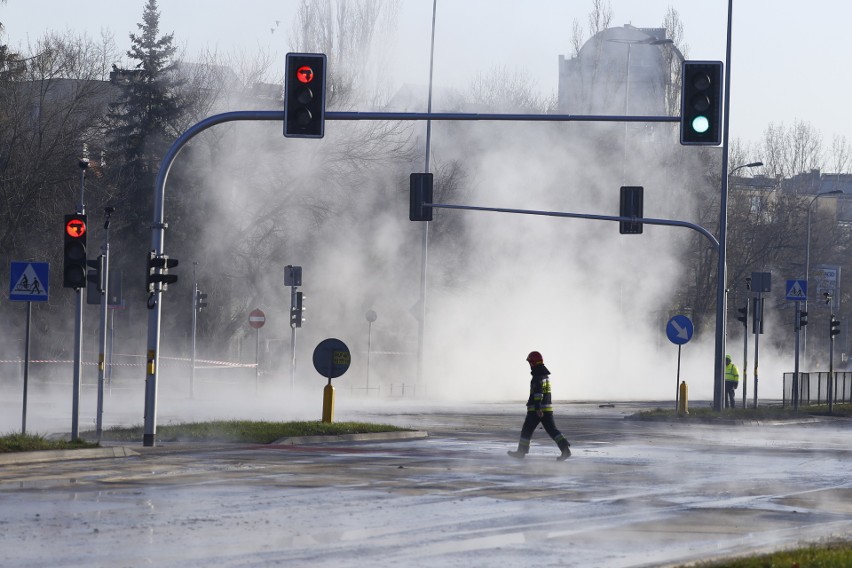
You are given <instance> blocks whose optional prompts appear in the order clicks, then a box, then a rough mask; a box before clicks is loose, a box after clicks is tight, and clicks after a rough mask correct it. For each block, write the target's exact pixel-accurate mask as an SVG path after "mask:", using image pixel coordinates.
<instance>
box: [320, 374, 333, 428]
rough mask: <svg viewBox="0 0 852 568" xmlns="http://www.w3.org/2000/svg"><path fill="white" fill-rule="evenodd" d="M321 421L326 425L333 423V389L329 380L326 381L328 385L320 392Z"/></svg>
mask: <svg viewBox="0 0 852 568" xmlns="http://www.w3.org/2000/svg"><path fill="white" fill-rule="evenodd" d="M322 421H323V422H326V423H328V424H331V423H332V422H334V387H333V386H331V379H328V384H327V385H325V388H324V389H323V390H322Z"/></svg>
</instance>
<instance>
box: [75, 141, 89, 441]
mask: <svg viewBox="0 0 852 568" xmlns="http://www.w3.org/2000/svg"><path fill="white" fill-rule="evenodd" d="M77 165H78V166H79V167H80V203H79V204H78V205H77V214H78V215H85V214H86V200H85V192H86V170H87V169H88V167H89V160H87V159H85V158H83V159H81V160H80V161H78V162H77ZM83 223H84V227H83V231H84V232H85V231H86V230H87V227H85V220H84V221H83ZM85 250H86V247H85V245H84V246H83V259H82V262H83V266H84V267H85V266H86V252H85ZM85 274H86V271H85V270H84V271H83V285H82V286H79V287H77V289H76V293H77V306H76V311H75V315H74V381H73V389H74V391H73V394H72V396H71V441H72V442H75V441H76V440H77V437H78V436H79V434H80V431H79V422H80V388H81V381H80V376H81V374H82V370H83V369H82V366H83V363H82V361H83V291H84V290H85V289H86V286H85V282H86V279H85Z"/></svg>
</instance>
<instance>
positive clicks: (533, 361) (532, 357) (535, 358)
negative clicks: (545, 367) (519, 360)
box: [527, 351, 544, 365]
mask: <svg viewBox="0 0 852 568" xmlns="http://www.w3.org/2000/svg"><path fill="white" fill-rule="evenodd" d="M527 363H529V364H530V365H537V364H539V363H544V359H542V357H541V353H539V352H538V351H531V352H530V354H529V355H527Z"/></svg>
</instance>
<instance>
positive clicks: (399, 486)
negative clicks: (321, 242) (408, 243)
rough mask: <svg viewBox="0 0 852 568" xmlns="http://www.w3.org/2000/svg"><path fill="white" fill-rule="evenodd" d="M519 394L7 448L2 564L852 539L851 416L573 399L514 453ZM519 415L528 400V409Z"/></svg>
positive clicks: (316, 558) (377, 561)
mask: <svg viewBox="0 0 852 568" xmlns="http://www.w3.org/2000/svg"><path fill="white" fill-rule="evenodd" d="M518 406H519V405H518V404H492V405H474V406H473V407H471V406H466V407H460V406H453V407H434V406H433V407H430V408H427V407H425V406H424V407H419V406H417V405H407V406H406V407H405V408H399V407H396V406H389V408H388V409H383V407H381V406H376V407H375V408H373V409H367V410H359V411H357V412H356V411H353V412H352V413H351V415H349V416H345V417H342V418H339V419H346V420H350V419H357V420H370V421H378V422H384V423H392V424H397V425H401V426H408V427H412V428H416V429H418V430H422V431H426V432H428V434H429V435H428V437H422V438H415V439H409V440H400V441H386V440H373V441H366V442H349V441H332V442H326V443H309V444H306V443H302V444H296V445H289V444H285V443H280V444H272V445H268V446H250V445H206V446H202V445H196V446H187V445H180V444H176V445H170V444H163V445H158V446H157V447H154V448H143V447H141V444H136V445H133V444H131V445H128V446H125V447H126V448H127V452H126V453H128V454H129V455H127V456H126V457H101V458H96V459H73V460H53V461H46V462H32V461H23V462H20V463H14V462H11V463H10V462H8V461H7V462H6V463H0V503H2V507H0V546H2V548H0V549H1V550H2V551H3V553H2V554H3V558H2V562H0V565H2V566H9V567H12V566H14V567H17V566H47V565H49V566H80V567H83V566H86V567H92V566H104V567H106V566H109V567H121V566H134V567H135V566H185V567H194V566H199V567H200V566H205V567H226V566H258V567H260V566H311V567H321V566H328V567H332V566H333V567H338V566H343V567H346V566H441V567H465V568H469V567H473V566H489V567H493V566H509V565H519V566H525V565H533V564H534V565H536V566H584V567H588V566H601V567H603V566H611V567H628V566H667V565H673V564H677V563H686V562H689V561H694V560H698V559H709V558H715V557H722V556H730V555H735V554H744V553H748V552H751V551H760V550H766V549H773V548H779V547H783V546H790V545H793V544H795V543H797V542H803V541H812V540H816V539H819V538H822V537H831V536H846V537H850V536H852V477H850V475H849V471H850V465H852V422H850V421H848V420H834V421H829V422H807V423H801V424H784V425H774V424H764V425H754V424H751V425H739V424H725V425H714V426H706V425H697V424H669V423H646V422H636V421H632V420H625V416H626V415H628V414H630V413H631V412H632V411H634V410H635V409H636V406H635V405H630V404H616V406H615V407H614V408H599V407H598V405H596V404H563V405H557V425H558V426H559V427H560V428H561V429H562V430H563V432H564V433H565V434H566V436H567V437H568V438H569V439H570V440H571V443H572V451H573V456H572V457H571V458H570V459H569V460H568V461H567V462H564V463H559V462H556V461H555V457H556V455H557V454H558V452H557V450H556V446H555V444H553V443H552V442H551V441H550V440H549V438H547V436H546V434H545V433H544V432H543V431H542V430H538V431H537V432H536V435H535V438H534V441H533V447H532V452H531V454H530V456H529V457H528V458H527V459H526V460H523V461H516V460H513V459H511V458H509V457H508V456H506V450H508V449H513V448H514V447H515V444H516V442H517V434H518V431H519V429H520V425H521V422H522V420H523V415H522V412H521V413H519V412H518V410H519V409H518ZM521 410H522V407H521Z"/></svg>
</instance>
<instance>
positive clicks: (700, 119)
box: [692, 115, 710, 134]
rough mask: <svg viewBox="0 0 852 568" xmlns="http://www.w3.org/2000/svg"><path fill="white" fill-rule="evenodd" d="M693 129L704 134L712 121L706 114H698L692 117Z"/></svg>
mask: <svg viewBox="0 0 852 568" xmlns="http://www.w3.org/2000/svg"><path fill="white" fill-rule="evenodd" d="M692 130H694V131H695V132H697V133H698V134H704V133H705V132H707V131H708V130H710V121H709V120H708V119H707V117H706V116H704V115H698V116H696V117H695V118H693V119H692Z"/></svg>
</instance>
